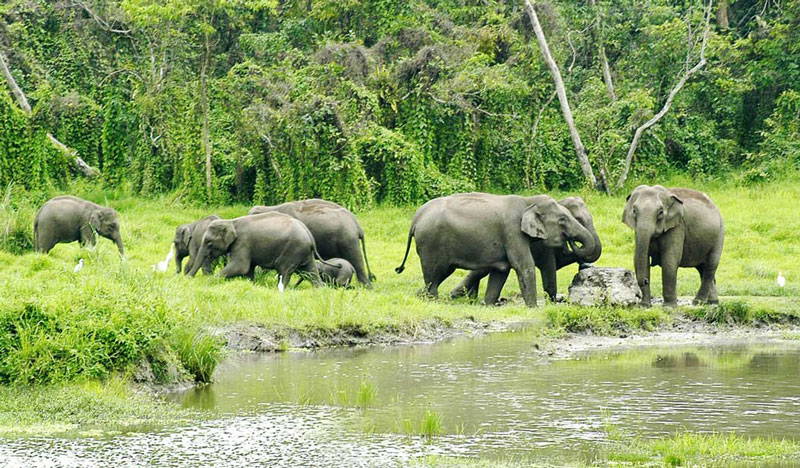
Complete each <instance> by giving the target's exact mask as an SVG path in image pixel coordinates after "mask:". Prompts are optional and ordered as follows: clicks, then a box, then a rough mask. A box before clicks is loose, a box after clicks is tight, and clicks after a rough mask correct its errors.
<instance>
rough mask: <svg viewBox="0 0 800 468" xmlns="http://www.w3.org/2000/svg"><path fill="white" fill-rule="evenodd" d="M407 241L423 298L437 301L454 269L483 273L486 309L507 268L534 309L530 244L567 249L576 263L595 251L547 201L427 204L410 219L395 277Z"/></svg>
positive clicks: (463, 197) (460, 199) (463, 198)
mask: <svg viewBox="0 0 800 468" xmlns="http://www.w3.org/2000/svg"><path fill="white" fill-rule="evenodd" d="M412 238H415V239H416V243H417V254H418V255H419V259H420V263H421V265H422V275H423V277H424V280H425V286H426V288H427V292H428V294H430V295H431V296H433V297H437V296H438V288H439V285H440V284H441V283H442V281H444V280H445V279H447V277H448V276H450V275H451V274H452V273H453V271H455V269H456V268H462V269H465V270H487V271H489V286H488V287H487V290H486V296H485V298H484V301H485V303H486V304H487V305H491V304H495V303H497V299H498V297H499V296H500V289H501V288H502V286H503V284H504V283H505V280H506V278H508V273H509V271H510V269H512V268H513V269H514V271H515V272H516V273H517V277H518V279H519V285H520V289H521V291H522V298H523V299H524V301H525V304H526V305H528V307H536V281H535V280H536V270H535V263H534V258H533V255H532V253H531V245H532V244H533V243H534V242H542V243H543V244H544V246H546V247H550V248H555V249H561V248H563V247H564V246H565V245H569V246H570V248H572V251H573V252H575V254H576V255H578V257H581V258H584V257H588V256H589V255H590V253H591V252H593V251H594V250H595V241H594V237H593V236H592V233H591V232H589V230H588V229H586V228H585V227H584V226H583V225H581V223H579V222H578V221H577V220H576V219H575V217H574V216H572V214H571V213H570V212H569V210H568V209H566V208H565V207H563V206H562V205H559V204H558V203H557V202H556V201H555V200H554V199H553V198H552V197H550V196H548V195H536V196H532V197H521V196H517V195H492V194H488V193H461V194H456V195H450V196H447V197H441V198H436V199H433V200H430V201H429V202H427V203H425V204H424V205H422V206H421V207H420V208H419V209H418V210H417V212H416V213H415V214H414V218H413V219H412V221H411V228H410V229H409V232H408V241H407V244H406V253H405V257H404V258H403V263H402V264H401V265H400V266H399V267H397V268H396V269H395V271H396V272H397V273H402V272H403V270H404V269H405V263H406V260H407V259H408V252H409V250H410V248H411V239H412ZM578 243H580V244H581V246H580V247H579V246H578V245H577V244H578Z"/></svg>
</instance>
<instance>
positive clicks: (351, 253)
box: [338, 237, 372, 289]
mask: <svg viewBox="0 0 800 468" xmlns="http://www.w3.org/2000/svg"><path fill="white" fill-rule="evenodd" d="M338 247H339V252H340V254H341V257H342V258H343V259H345V260H347V261H348V262H350V264H351V265H353V268H354V269H355V270H356V279H358V282H359V283H361V284H363V285H364V286H366V287H367V288H370V289H372V281H370V280H369V274H368V273H367V267H366V266H365V263H364V255H362V254H361V249H360V248H359V243H358V238H357V237H356V238H355V240H348V241H347V242H342V243H339V246H338Z"/></svg>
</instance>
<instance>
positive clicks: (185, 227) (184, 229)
mask: <svg viewBox="0 0 800 468" xmlns="http://www.w3.org/2000/svg"><path fill="white" fill-rule="evenodd" d="M217 219H220V217H219V216H217V215H213V214H212V215H208V216H206V217H205V218H203V219H201V220H199V221H195V222H193V223H189V224H181V225H180V226H178V228H177V229H175V241H174V242H175V264H176V265H177V266H178V271H177V273H180V272H181V268H182V267H181V264H182V263H183V259H184V258H186V257H189V262H187V263H186V268H185V269H184V273H185V274H189V272H190V271H191V270H192V265H193V264H194V261H195V259H196V258H197V252H198V251H199V250H200V242H202V241H203V234H205V233H206V228H208V225H209V224H211V221H215V220H217ZM203 273H205V274H206V275H209V274H211V263H210V262H206V263H205V264H203Z"/></svg>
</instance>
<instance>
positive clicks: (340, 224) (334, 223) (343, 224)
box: [250, 198, 375, 288]
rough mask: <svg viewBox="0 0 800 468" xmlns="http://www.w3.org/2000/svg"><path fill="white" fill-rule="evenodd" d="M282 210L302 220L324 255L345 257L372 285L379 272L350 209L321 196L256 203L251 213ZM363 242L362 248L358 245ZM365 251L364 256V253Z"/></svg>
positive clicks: (368, 285) (366, 284)
mask: <svg viewBox="0 0 800 468" xmlns="http://www.w3.org/2000/svg"><path fill="white" fill-rule="evenodd" d="M269 212H278V213H284V214H287V215H289V216H292V217H294V218H297V219H299V220H300V221H302V222H303V223H304V224H305V225H306V226H308V229H309V230H310V231H311V234H313V235H314V240H315V242H316V243H317V249H319V253H320V254H321V255H322V258H325V259H329V258H343V259H345V260H347V261H348V262H350V264H352V265H353V267H354V268H355V270H356V277H357V278H358V281H359V282H360V283H361V284H363V285H365V286H366V287H368V288H372V281H374V280H375V275H373V274H372V271H370V268H369V261H368V260H367V250H366V245H365V241H364V230H363V229H362V228H361V224H359V223H358V220H357V219H356V217H355V215H353V213H351V212H350V210H348V209H347V208H344V207H342V206H340V205H337V204H336V203H333V202H330V201H327V200H320V199H318V198H314V199H309V200H300V201H293V202H287V203H283V204H280V205H275V206H260V205H259V206H255V207H253V208H252V209H251V210H250V214H251V215H253V214H258V213H269ZM359 240H360V241H361V250H359V248H358V244H359ZM362 254H363V255H362ZM365 264H366V268H364V265H365Z"/></svg>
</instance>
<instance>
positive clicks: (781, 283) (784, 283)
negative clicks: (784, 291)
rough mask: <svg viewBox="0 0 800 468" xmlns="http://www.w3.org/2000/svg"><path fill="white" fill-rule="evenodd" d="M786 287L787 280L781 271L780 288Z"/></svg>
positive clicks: (779, 277)
mask: <svg viewBox="0 0 800 468" xmlns="http://www.w3.org/2000/svg"><path fill="white" fill-rule="evenodd" d="M785 285H786V278H784V277H783V273H781V272H780V271H779V272H778V286H780V287H784V286H785Z"/></svg>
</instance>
